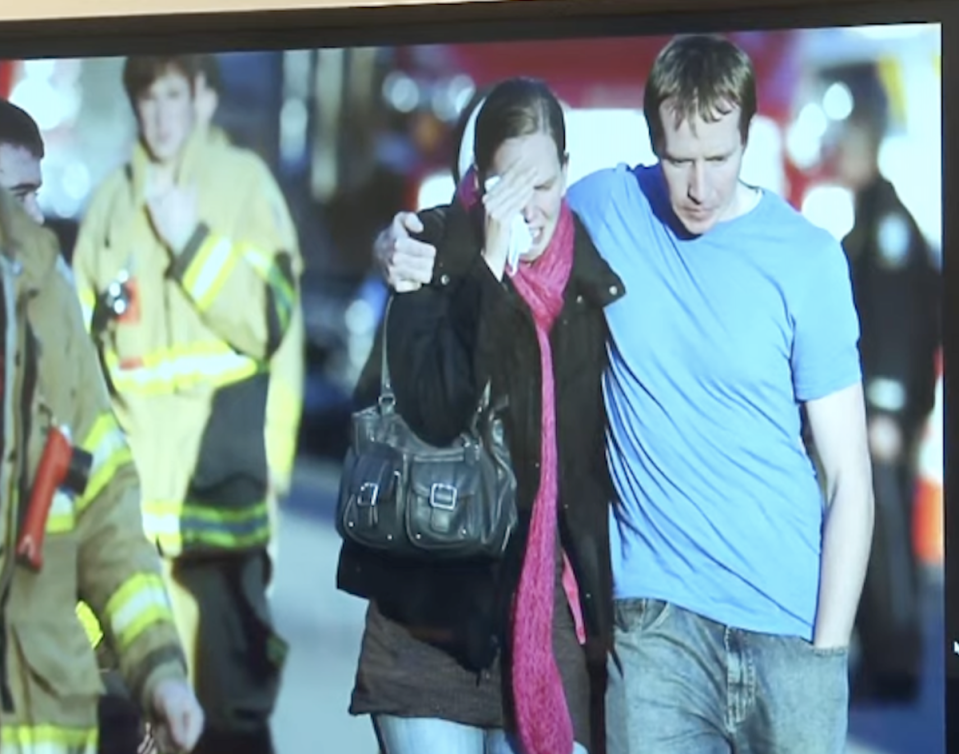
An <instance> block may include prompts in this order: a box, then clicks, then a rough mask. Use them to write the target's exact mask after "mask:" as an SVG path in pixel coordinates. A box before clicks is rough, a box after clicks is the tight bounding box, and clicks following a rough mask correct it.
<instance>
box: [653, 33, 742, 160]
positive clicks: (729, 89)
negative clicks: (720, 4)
mask: <svg viewBox="0 0 959 754" xmlns="http://www.w3.org/2000/svg"><path fill="white" fill-rule="evenodd" d="M667 100H671V101H672V103H675V107H674V113H675V117H676V123H677V124H679V123H682V122H683V121H685V120H691V119H692V118H694V117H695V116H696V115H699V116H700V117H701V118H702V119H703V120H704V121H706V122H707V123H708V122H713V121H716V120H718V119H719V118H720V117H721V116H723V115H726V114H727V113H729V112H730V111H732V110H733V109H735V108H737V107H738V108H739V109H740V120H739V130H740V133H741V134H742V139H743V143H744V144H745V143H746V139H747V137H748V135H749V124H750V123H751V122H752V119H753V116H754V115H755V114H756V73H755V70H754V69H753V64H752V61H751V60H750V59H749V56H748V55H747V54H746V53H745V52H744V51H743V50H741V49H740V48H739V47H737V46H736V45H734V44H733V43H732V42H730V41H729V40H727V39H724V38H722V37H720V36H715V35H711V34H692V35H683V36H679V37H676V38H674V39H673V40H672V41H671V42H670V43H669V44H667V45H666V46H665V47H664V48H663V49H662V50H661V51H660V53H659V55H658V56H657V57H656V62H655V63H653V69H652V71H650V74H649V79H648V80H647V81H646V90H645V92H644V95H643V110H644V112H645V114H646V123H647V125H648V127H649V138H650V141H651V142H652V146H653V151H654V152H656V154H659V151H660V149H661V148H662V145H663V139H664V136H665V130H664V127H663V121H662V113H661V112H660V107H661V106H662V104H663V103H664V102H666V101H667Z"/></svg>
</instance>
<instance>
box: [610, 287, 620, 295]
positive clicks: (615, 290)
mask: <svg viewBox="0 0 959 754" xmlns="http://www.w3.org/2000/svg"><path fill="white" fill-rule="evenodd" d="M609 293H610V295H612V296H618V295H619V286H618V285H611V286H609Z"/></svg>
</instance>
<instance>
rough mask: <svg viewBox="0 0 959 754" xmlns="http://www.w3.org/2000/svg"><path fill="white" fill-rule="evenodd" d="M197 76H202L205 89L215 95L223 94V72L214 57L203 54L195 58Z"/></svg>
mask: <svg viewBox="0 0 959 754" xmlns="http://www.w3.org/2000/svg"><path fill="white" fill-rule="evenodd" d="M196 72H197V75H199V76H203V79H204V81H205V82H206V85H207V87H209V88H210V89H212V90H213V91H214V92H216V93H217V94H223V72H222V71H221V70H220V63H219V61H218V60H217V57H216V55H212V54H203V55H197V56H196Z"/></svg>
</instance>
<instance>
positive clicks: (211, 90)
mask: <svg viewBox="0 0 959 754" xmlns="http://www.w3.org/2000/svg"><path fill="white" fill-rule="evenodd" d="M197 59H198V71H197V78H196V82H195V92H194V100H195V104H196V116H197V124H196V125H197V128H200V129H204V130H205V131H206V134H207V138H208V139H210V140H211V141H213V142H214V143H219V144H229V143H230V137H229V135H228V134H227V133H226V132H225V131H224V130H223V129H222V128H220V127H219V126H217V125H215V124H214V123H213V116H214V115H215V114H216V111H217V108H218V107H219V103H220V95H221V94H222V93H223V79H222V75H221V71H220V66H219V63H218V62H217V58H216V56H215V55H199V56H197ZM275 190H276V192H277V196H276V199H275V203H276V206H277V209H278V210H280V214H281V220H282V221H283V223H285V224H286V226H287V228H288V233H289V236H290V238H291V239H292V240H291V243H290V247H291V249H292V248H294V247H295V246H296V244H297V239H296V229H295V227H294V225H293V218H292V217H290V214H289V211H288V208H287V206H286V201H285V199H284V198H283V196H282V194H280V193H279V192H280V189H279V186H275ZM293 257H294V258H293V262H294V265H295V266H294V274H295V275H296V276H297V277H299V275H300V274H302V271H303V263H302V259H301V257H300V254H299V253H296V254H294V255H293ZM305 360H306V328H305V323H304V321H303V310H302V307H300V306H295V307H294V309H293V314H292V316H291V318H290V325H289V327H288V328H287V331H286V335H285V336H284V337H283V343H282V344H281V345H280V347H279V348H278V349H277V351H276V353H274V354H273V358H272V359H271V360H270V391H269V395H268V397H267V401H266V428H265V429H266V455H267V462H268V463H269V466H270V481H271V485H270V487H271V489H270V495H269V505H270V513H271V514H272V515H273V516H274V522H275V521H276V516H277V514H278V506H279V504H280V502H281V501H282V499H283V498H285V497H286V496H287V495H288V494H289V492H290V486H291V483H292V478H293V465H294V461H295V460H296V446H297V439H298V436H299V430H300V421H301V419H302V415H303V390H304V382H305V377H306V369H305ZM276 537H277V531H276V527H275V525H274V531H273V539H272V541H271V542H270V547H269V551H270V557H271V559H272V560H273V561H274V562H276V559H277V555H278V554H279V548H278V542H277V539H276Z"/></svg>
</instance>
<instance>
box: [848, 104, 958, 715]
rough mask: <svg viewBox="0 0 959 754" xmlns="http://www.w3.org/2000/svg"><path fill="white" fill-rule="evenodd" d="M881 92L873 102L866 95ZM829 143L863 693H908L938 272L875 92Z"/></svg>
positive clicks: (918, 617)
mask: <svg viewBox="0 0 959 754" xmlns="http://www.w3.org/2000/svg"><path fill="white" fill-rule="evenodd" d="M876 99H879V101H878V102H876V101H875V100H876ZM861 100H863V101H864V102H866V103H869V104H863V105H861V106H859V107H857V108H856V109H855V110H854V111H853V113H852V114H851V115H850V117H849V118H847V119H846V121H845V122H844V123H843V124H842V126H841V128H840V131H839V133H838V134H837V135H836V139H835V144H834V150H835V151H834V154H833V158H834V163H835V170H836V174H837V177H838V178H839V180H840V181H841V183H842V184H843V185H845V186H846V187H848V188H849V189H850V190H851V191H853V192H854V194H855V223H854V225H853V228H852V230H850V232H849V233H848V234H847V235H846V237H845V238H844V239H843V242H842V245H843V249H844V250H845V252H846V256H847V257H848V259H849V268H850V273H851V276H852V283H853V293H854V296H855V300H856V309H857V310H858V312H859V320H860V328H861V331H862V336H861V340H860V351H861V354H862V367H863V376H864V386H865V397H866V411H867V419H868V432H869V449H870V454H871V456H872V462H873V483H874V487H875V494H876V527H875V533H874V539H873V549H872V555H871V558H870V562H869V570H868V572H867V575H866V582H865V586H864V588H863V594H862V600H861V602H860V605H859V614H858V616H857V621H856V627H857V631H858V634H859V641H860V651H861V655H860V663H859V667H858V672H857V674H856V676H855V679H854V681H855V682H854V684H853V692H854V693H855V695H856V696H857V697H858V698H862V699H887V700H895V699H898V700H909V699H912V698H914V697H915V695H916V694H917V693H918V691H919V689H920V686H921V679H922V668H923V609H922V603H921V600H920V581H919V570H918V569H919V564H918V562H917V558H916V555H915V553H914V552H913V550H912V536H911V529H912V526H911V524H912V522H911V518H912V516H911V511H912V498H913V494H914V492H913V491H914V489H915V451H916V447H917V444H918V442H919V440H920V437H921V434H922V429H923V427H924V424H925V421H926V419H927V417H928V416H929V413H930V412H931V411H932V406H933V401H934V396H935V388H936V365H935V358H936V351H937V349H938V347H939V342H940V340H939V329H940V327H939V300H940V290H939V285H940V277H939V272H938V270H937V268H936V264H935V260H934V257H933V254H932V249H930V246H929V243H928V242H927V241H926V239H925V237H924V236H923V234H922V232H921V231H920V229H919V226H918V225H917V224H916V221H915V219H914V218H913V216H912V214H911V213H910V212H909V210H908V209H907V208H906V206H905V205H904V204H903V203H902V200H901V199H900V198H899V195H898V194H897V193H896V189H895V187H894V186H893V184H892V183H890V181H889V180H888V179H886V178H885V177H884V176H883V175H882V173H881V172H880V170H879V147H880V145H881V144H882V140H883V138H884V137H885V133H886V118H885V117H884V115H885V109H886V108H885V103H884V102H883V101H882V100H881V98H876V97H873V98H868V97H862V98H861Z"/></svg>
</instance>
